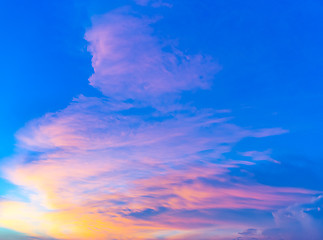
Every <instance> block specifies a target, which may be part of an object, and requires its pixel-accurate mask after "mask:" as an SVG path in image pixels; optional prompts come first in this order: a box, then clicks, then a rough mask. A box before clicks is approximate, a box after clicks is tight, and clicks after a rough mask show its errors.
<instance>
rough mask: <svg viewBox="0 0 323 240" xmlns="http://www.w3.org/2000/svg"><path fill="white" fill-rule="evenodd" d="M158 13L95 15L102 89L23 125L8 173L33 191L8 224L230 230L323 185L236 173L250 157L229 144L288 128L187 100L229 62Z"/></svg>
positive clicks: (77, 233)
mask: <svg viewBox="0 0 323 240" xmlns="http://www.w3.org/2000/svg"><path fill="white" fill-rule="evenodd" d="M151 25H152V22H151V21H150V20H147V19H145V18H143V17H135V16H130V15H125V14H124V13H122V12H118V11H115V12H112V13H109V14H106V15H104V16H101V17H97V18H95V19H94V20H93V26H92V28H91V29H89V30H88V31H87V33H86V36H85V38H86V39H87V41H89V51H90V52H91V53H92V55H93V59H92V64H93V69H94V73H93V75H92V76H91V78H90V84H91V85H92V86H93V87H96V88H98V89H99V90H100V91H102V93H103V95H104V96H103V97H85V96H83V95H80V96H79V97H77V98H75V99H74V100H73V102H72V103H71V104H70V105H69V106H68V107H67V108H65V109H62V110H60V111H57V112H55V113H48V114H46V115H45V116H43V117H41V118H39V119H35V120H33V121H31V122H29V123H28V124H26V126H25V127H24V128H22V129H21V130H20V131H19V132H18V133H17V135H16V137H17V155H16V156H14V157H13V158H12V161H11V163H10V164H7V165H6V167H5V168H4V174H5V176H6V178H7V179H8V180H9V181H11V182H12V183H14V184H16V185H17V186H19V189H18V190H17V192H16V194H20V195H24V196H25V199H26V201H16V200H13V199H10V198H5V199H3V200H2V201H1V202H0V210H1V211H0V224H1V225H2V226H4V227H6V228H10V229H14V230H16V231H19V232H23V233H25V234H28V235H30V236H32V237H52V238H57V239H107V238H109V239H154V238H155V237H156V236H167V238H168V239H180V238H182V239H190V238H191V239H194V238H195V239H196V236H205V239H212V238H214V236H218V239H221V238H222V236H225V237H228V236H230V234H231V235H232V229H235V230H237V231H236V232H237V233H238V232H241V229H246V228H249V226H250V224H251V225H254V226H255V227H259V226H260V227H263V226H261V223H259V221H257V219H258V220H259V219H262V220H263V222H267V223H268V224H269V225H273V227H274V223H273V221H272V220H273V218H272V215H271V212H272V211H276V210H277V209H278V208H282V207H285V206H288V205H292V204H294V203H295V202H297V203H305V202H308V201H309V199H310V198H311V197H312V196H313V195H315V194H316V193H317V192H315V191H310V190H306V189H299V188H286V187H271V186H266V185H262V184H259V183H256V182H252V181H251V180H250V179H242V178H237V177H236V176H233V175H232V174H231V170H232V169H236V168H240V166H241V164H243V162H241V161H235V160H232V159H227V158H226V157H225V156H224V154H225V153H228V152H230V151H232V148H233V146H234V145H235V144H236V143H237V142H239V141H240V140H242V139H243V138H247V137H254V138H262V137H268V136H274V135H280V134H283V133H286V130H284V129H281V128H265V129H245V128H242V127H240V126H237V125H235V124H233V123H231V122H230V118H223V117H220V116H219V114H221V113H219V112H217V110H212V109H196V108H195V107H194V106H192V105H189V104H179V102H178V101H177V98H178V97H179V96H180V93H181V92H183V91H188V90H194V89H196V88H202V89H207V88H209V87H210V86H211V84H212V79H213V76H214V74H215V72H216V71H217V70H218V69H219V67H218V66H217V65H216V64H214V62H213V61H212V60H210V58H209V57H205V56H202V55H195V56H188V55H185V54H183V53H182V52H180V51H179V50H178V49H176V48H175V47H174V46H172V45H167V44H165V43H163V42H161V41H160V40H159V39H158V38H157V37H156V36H155V35H154V32H153V30H152V28H151ZM129 99H131V100H129ZM259 154H260V153H259V152H256V151H249V152H247V153H245V156H250V157H253V158H254V160H261V159H259V158H263V157H259ZM228 215H229V216H232V218H231V219H230V218H226V217H225V216H228ZM245 216H252V219H255V221H253V222H252V223H251V222H247V221H246V217H245ZM228 225H229V226H230V231H229V230H227V231H226V232H225V231H224V232H221V231H217V232H214V230H210V232H207V233H202V232H203V229H206V228H209V229H214V228H215V227H217V228H220V229H225V228H227V226H228ZM206 235H207V236H206ZM183 236H184V237H183ZM223 239H224V237H223Z"/></svg>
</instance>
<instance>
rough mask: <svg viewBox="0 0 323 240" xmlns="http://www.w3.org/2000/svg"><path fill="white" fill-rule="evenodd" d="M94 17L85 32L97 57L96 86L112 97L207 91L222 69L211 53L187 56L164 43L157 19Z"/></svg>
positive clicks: (155, 97)
mask: <svg viewBox="0 0 323 240" xmlns="http://www.w3.org/2000/svg"><path fill="white" fill-rule="evenodd" d="M93 21H94V22H93V24H94V27H93V28H91V29H90V30H89V31H87V33H86V35H85V38H86V40H87V41H89V47H88V50H89V51H90V53H91V54H92V55H93V58H92V66H93V68H94V74H93V75H92V76H91V77H90V84H91V85H92V86H94V87H97V88H99V89H100V90H101V91H102V92H103V93H104V94H105V95H107V96H109V97H112V98H116V99H119V100H124V99H127V98H133V99H137V100H142V101H156V100H158V99H159V98H161V97H162V96H164V97H165V95H167V94H173V93H179V92H181V91H183V90H192V89H194V88H204V89H205V88H208V87H210V84H211V80H212V78H213V76H214V74H215V73H216V72H217V71H218V70H219V66H218V65H217V64H215V63H214V62H213V61H212V60H211V59H210V57H206V56H202V55H185V54H184V53H182V52H181V51H179V50H178V49H176V48H175V47H174V46H172V45H171V44H169V43H163V42H161V41H160V40H159V39H158V38H156V37H155V36H154V34H153V30H152V28H151V27H150V25H151V24H152V23H153V22H152V20H149V19H145V18H138V17H133V16H130V15H129V14H128V15H123V14H118V13H109V14H106V15H104V16H101V17H97V18H95V19H94V20H93ZM116 23H118V24H116ZM167 97H168V98H169V96H168V95H167Z"/></svg>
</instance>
